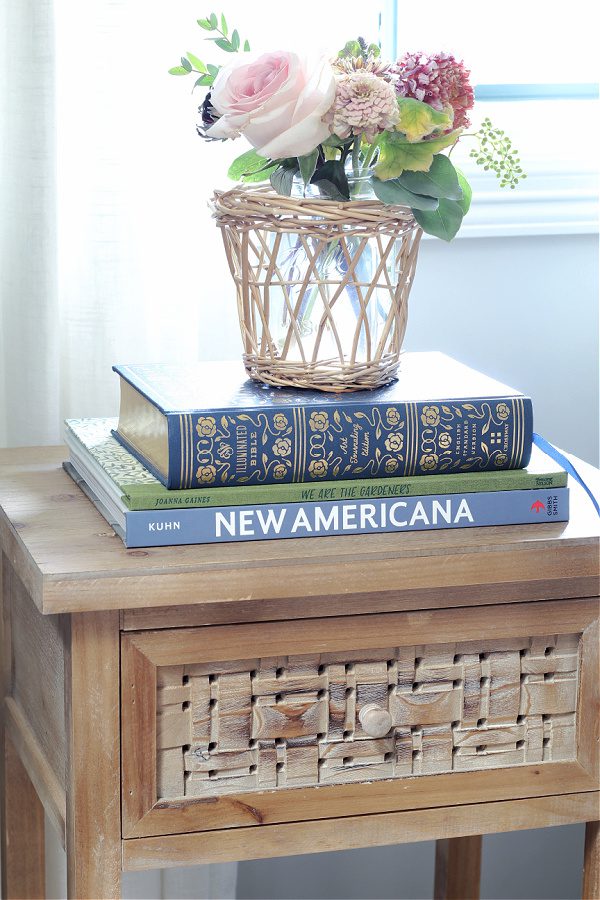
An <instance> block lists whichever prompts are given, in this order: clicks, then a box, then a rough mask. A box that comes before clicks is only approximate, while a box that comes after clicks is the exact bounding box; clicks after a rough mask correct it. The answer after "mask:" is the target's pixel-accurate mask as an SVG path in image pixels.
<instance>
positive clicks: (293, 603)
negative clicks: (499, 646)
mask: <svg viewBox="0 0 600 900" xmlns="http://www.w3.org/2000/svg"><path fill="white" fill-rule="evenodd" d="M597 592H598V578H597V577H596V576H592V577H585V578H578V577H570V578H564V579H558V578H557V579H554V580H550V579H546V580H541V579H540V580H538V581H535V582H520V581H517V582H514V581H513V582H510V581H504V582H502V583H501V584H481V585H478V586H477V588H474V587H473V588H469V587H467V588H465V587H464V586H461V585H456V586H454V587H451V586H449V587H445V588H444V589H443V590H430V589H427V588H424V589H421V590H418V589H415V590H409V591H404V590H403V589H402V585H401V584H398V585H396V588H395V590H392V591H377V592H376V593H369V592H362V593H355V594H339V593H338V594H328V595H327V596H319V595H315V596H314V597H303V598H302V599H301V600H299V599H298V598H297V597H292V598H289V597H288V598H286V597H274V598H265V597H261V596H260V595H257V596H256V597H254V598H248V599H245V600H231V599H228V600H226V601H223V602H218V603H211V602H210V601H209V602H206V603H196V604H194V605H193V606H191V605H189V606H157V607H142V608H140V609H135V608H134V609H125V610H123V611H122V619H121V628H122V629H123V630H124V631H139V630H140V629H156V628H188V627H192V626H201V625H234V624H242V623H244V622H269V621H277V620H285V621H286V622H287V621H290V619H298V618H303V619H311V618H322V617H323V616H352V615H364V614H367V613H383V612H409V611H410V610H416V609H441V608H445V609H448V608H453V607H457V606H489V605H492V604H496V603H522V602H523V601H535V600H562V599H565V598H567V597H592V596H594V595H595V594H596V593H597Z"/></svg>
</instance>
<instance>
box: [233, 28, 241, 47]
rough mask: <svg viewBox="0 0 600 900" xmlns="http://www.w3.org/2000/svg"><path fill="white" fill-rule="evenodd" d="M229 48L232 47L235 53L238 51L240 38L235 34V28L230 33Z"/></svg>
mask: <svg viewBox="0 0 600 900" xmlns="http://www.w3.org/2000/svg"><path fill="white" fill-rule="evenodd" d="M231 46H232V47H233V49H234V52H235V53H237V51H238V50H239V49H240V36H239V34H238V32H237V28H235V29H234V30H233V32H232V33H231Z"/></svg>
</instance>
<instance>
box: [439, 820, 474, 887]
mask: <svg viewBox="0 0 600 900" xmlns="http://www.w3.org/2000/svg"><path fill="white" fill-rule="evenodd" d="M480 874H481V835H480V834H476V835H473V836H472V837H459V838H449V839H447V840H438V841H436V842H435V883H434V888H433V897H434V900H479V878H480Z"/></svg>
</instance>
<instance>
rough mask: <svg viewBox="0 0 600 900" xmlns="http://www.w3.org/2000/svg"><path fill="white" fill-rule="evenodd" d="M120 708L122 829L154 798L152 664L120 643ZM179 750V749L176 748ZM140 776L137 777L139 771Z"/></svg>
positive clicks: (131, 822)
mask: <svg viewBox="0 0 600 900" xmlns="http://www.w3.org/2000/svg"><path fill="white" fill-rule="evenodd" d="M121 709H122V717H123V734H124V735H125V738H124V740H123V744H122V760H123V775H122V784H123V790H122V806H123V831H124V833H125V834H127V833H128V831H129V830H130V828H131V827H132V825H133V824H134V823H135V822H137V821H138V820H139V819H141V818H142V817H143V816H145V815H146V813H147V812H148V811H149V810H150V809H152V806H153V805H154V803H155V802H156V798H157V789H156V746H157V740H156V668H155V667H154V666H153V665H152V663H151V662H150V660H148V659H147V658H146V657H145V656H144V655H143V654H142V653H140V651H139V650H138V649H137V647H135V646H133V645H132V644H130V643H127V644H124V645H123V653H122V679H121ZM180 753H181V751H180ZM141 772H143V777H142V778H140V777H139V776H140V773H141Z"/></svg>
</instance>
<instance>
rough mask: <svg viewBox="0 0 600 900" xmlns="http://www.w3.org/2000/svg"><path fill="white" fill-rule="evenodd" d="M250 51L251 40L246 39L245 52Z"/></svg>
mask: <svg viewBox="0 0 600 900" xmlns="http://www.w3.org/2000/svg"><path fill="white" fill-rule="evenodd" d="M249 51H250V43H249V41H244V53H248V52H249Z"/></svg>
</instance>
